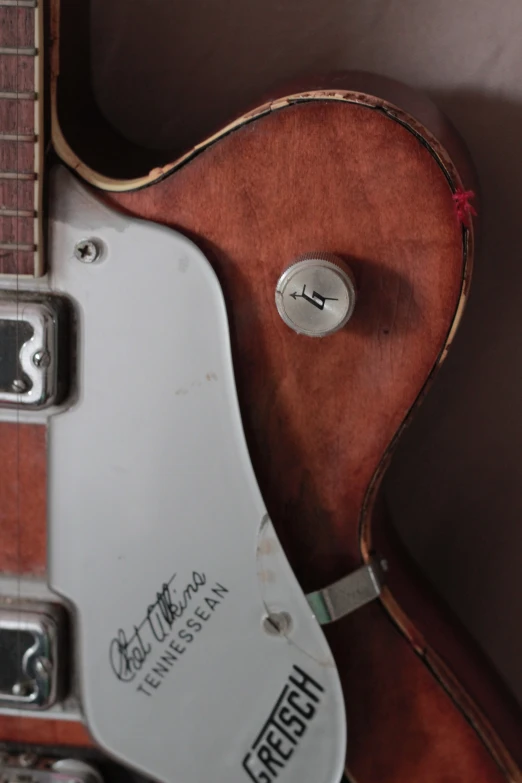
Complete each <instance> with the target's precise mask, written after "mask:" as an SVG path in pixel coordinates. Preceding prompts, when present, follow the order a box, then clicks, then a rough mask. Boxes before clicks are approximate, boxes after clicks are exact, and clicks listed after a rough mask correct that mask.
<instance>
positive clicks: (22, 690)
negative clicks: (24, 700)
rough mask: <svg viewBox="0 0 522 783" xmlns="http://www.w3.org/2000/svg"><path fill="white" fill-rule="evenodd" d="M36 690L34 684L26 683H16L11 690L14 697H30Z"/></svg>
mask: <svg viewBox="0 0 522 783" xmlns="http://www.w3.org/2000/svg"><path fill="white" fill-rule="evenodd" d="M33 690H34V688H33V685H32V683H30V682H28V681H26V682H15V684H14V685H13V687H12V688H11V692H12V694H13V696H30V695H31V693H32V692H33Z"/></svg>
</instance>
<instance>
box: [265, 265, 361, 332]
mask: <svg viewBox="0 0 522 783" xmlns="http://www.w3.org/2000/svg"><path fill="white" fill-rule="evenodd" d="M275 300H276V305H277V309H278V311H279V315H280V316H281V318H282V319H283V321H284V322H285V323H286V324H287V325H288V326H289V327H290V328H291V329H293V330H294V331H295V332H297V333H298V334H306V335H308V336H310V337H326V335H329V334H333V333H334V332H337V331H338V330H339V329H342V327H343V326H344V325H345V324H346V323H347V321H348V320H349V319H350V318H351V316H352V313H353V309H354V307H355V300H356V290H355V282H354V278H353V274H352V272H351V270H350V269H349V267H348V266H347V264H345V263H344V262H343V261H342V260H341V259H340V258H338V257H337V256H333V255H332V254H330V253H323V254H311V255H307V256H303V257H302V258H300V259H299V260H297V261H295V262H294V263H293V264H292V265H291V266H289V267H288V269H286V270H285V271H284V272H283V274H282V275H281V277H280V278H279V280H278V283H277V286H276V293H275Z"/></svg>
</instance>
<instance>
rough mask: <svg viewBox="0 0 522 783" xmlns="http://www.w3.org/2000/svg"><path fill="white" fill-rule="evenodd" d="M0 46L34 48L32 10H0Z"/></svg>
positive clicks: (7, 8) (11, 8)
mask: <svg viewBox="0 0 522 783" xmlns="http://www.w3.org/2000/svg"><path fill="white" fill-rule="evenodd" d="M0 46H34V11H33V9H32V8H16V7H15V8H13V7H4V8H1V9H0Z"/></svg>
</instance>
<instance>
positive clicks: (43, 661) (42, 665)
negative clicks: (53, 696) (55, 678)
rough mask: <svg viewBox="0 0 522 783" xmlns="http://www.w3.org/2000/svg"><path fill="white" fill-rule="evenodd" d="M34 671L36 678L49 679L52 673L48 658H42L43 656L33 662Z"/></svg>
mask: <svg viewBox="0 0 522 783" xmlns="http://www.w3.org/2000/svg"><path fill="white" fill-rule="evenodd" d="M34 670H35V672H36V674H37V675H38V677H40V678H41V679H44V678H46V679H47V678H49V677H50V676H51V674H52V672H53V665H52V663H51V661H50V660H49V658H44V656H43V655H41V656H40V657H39V658H37V659H36V661H35V662H34Z"/></svg>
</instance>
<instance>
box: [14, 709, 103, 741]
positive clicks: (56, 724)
mask: <svg viewBox="0 0 522 783" xmlns="http://www.w3.org/2000/svg"><path fill="white" fill-rule="evenodd" d="M0 737H1V739H2V742H16V743H28V744H31V745H74V746H76V747H89V746H91V745H93V742H92V739H91V738H90V736H89V733H88V731H87V729H86V728H85V726H83V725H82V724H81V723H74V722H73V721H69V720H65V721H64V720H42V718H30V717H27V718H6V717H5V716H3V715H2V716H0Z"/></svg>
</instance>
